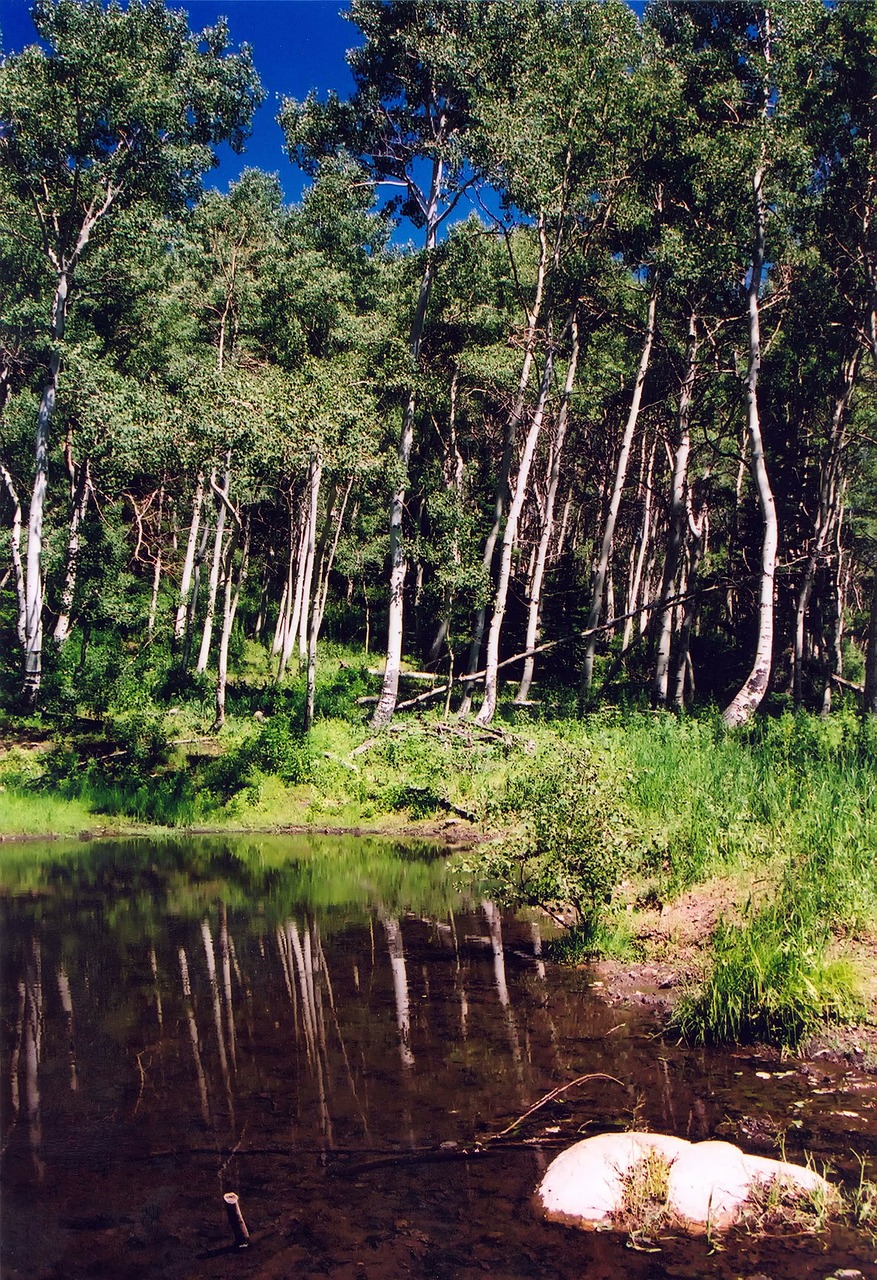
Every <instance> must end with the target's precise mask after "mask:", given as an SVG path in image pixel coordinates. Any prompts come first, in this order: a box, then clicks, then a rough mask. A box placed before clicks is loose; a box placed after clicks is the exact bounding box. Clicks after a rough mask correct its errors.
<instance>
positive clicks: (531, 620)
mask: <svg viewBox="0 0 877 1280" xmlns="http://www.w3.org/2000/svg"><path fill="white" fill-rule="evenodd" d="M578 363H579V326H578V323H577V321H576V319H575V317H573V319H572V351H571V353H570V358H569V364H568V366H567V370H566V381H565V383H564V387H563V398H562V400H561V403H560V409H559V411H558V415H557V436H556V439H555V441H554V453H553V455H552V458H551V471H550V474H549V478H548V492H547V493H546V495H545V517H544V519H543V522H542V532H541V535H540V538H539V547H538V550H537V552H536V563H535V565H534V566H533V578H532V581H531V583H530V599H529V601H528V607H527V636H526V640H525V643H524V647H525V648H526V649H532V648H533V647H534V646H535V645H536V643H537V641H538V638H539V622H540V618H539V613H540V607H541V603H542V583H543V580H544V577H545V565H546V563H547V560H548V548H549V546H550V544H551V537H552V534H553V533H554V504H555V502H556V500H557V488H558V485H559V483H560V463H561V459H562V457H563V446H564V444H565V442H566V428H567V422H568V420H569V402H570V399H571V398H572V391H573V386H574V385H575V380H576V372H577V369H578ZM535 663H536V657H535V654H531V655H530V657H529V658H525V660H524V670H523V673H522V675H521V683H520V685H519V686H518V692H517V694H516V696H515V702H519V703H520V702H526V701H527V699H528V697H529V696H530V686H531V684H532V683H533V671H534V667H535Z"/></svg>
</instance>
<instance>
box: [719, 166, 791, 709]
mask: <svg viewBox="0 0 877 1280" xmlns="http://www.w3.org/2000/svg"><path fill="white" fill-rule="evenodd" d="M763 183H764V170H763V169H761V168H759V169H756V171H755V173H754V175H753V179H752V191H753V196H754V200H755V252H754V253H753V257H752V266H751V269H750V273H749V288H748V300H749V365H748V370H747V374H746V427H747V432H748V436H749V449H750V454H751V468H752V477H753V480H754V481H755V488H756V492H757V494H758V503H759V506H760V507H761V514H762V519H763V521H764V538H763V541H762V546H761V582H760V589H759V601H758V639H757V642H756V646H755V659H754V661H753V664H752V670H751V671H750V672H749V675H748V676H747V678H746V680H745V682H744V684H743V685H742V687H741V688H740V689H739V691H738V692H737V693H736V694H735V696H734V697H733V698H732V699H731V701H730V702H729V703H728V705H727V707H726V708H725V710H724V712H723V713H722V719H723V720H724V722H725V724H727V725H730V726H732V727H733V726H737V725H742V724H745V723H746V721H747V720H748V719H749V718H750V717H751V716H752V714H753V712H754V711H756V710H757V708H758V707H759V706H760V704H761V701H762V699H763V698H764V695H765V694H766V693H767V687H768V684H769V682H770V673H771V667H772V664H773V618H774V600H773V595H774V574H775V571H776V557H777V545H778V541H779V527H778V524H777V512H776V504H775V502H774V497H773V491H772V489H771V487H770V480H769V478H768V474H767V464H766V462H765V457H764V441H763V439H762V435H761V422H760V419H759V414H758V372H759V369H760V367H761V335H760V327H759V307H758V293H759V289H760V287H761V280H762V276H763V273H764V224H765V217H766V210H765V203H764V191H763Z"/></svg>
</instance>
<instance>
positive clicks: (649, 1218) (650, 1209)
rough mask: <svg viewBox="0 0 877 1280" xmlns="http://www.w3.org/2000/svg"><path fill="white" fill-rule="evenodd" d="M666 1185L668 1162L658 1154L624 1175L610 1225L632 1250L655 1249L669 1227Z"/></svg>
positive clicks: (651, 1152) (640, 1161)
mask: <svg viewBox="0 0 877 1280" xmlns="http://www.w3.org/2000/svg"><path fill="white" fill-rule="evenodd" d="M669 1184H670V1161H669V1160H668V1159H667V1158H666V1156H663V1155H661V1153H660V1152H659V1151H649V1152H647V1153H646V1155H644V1156H643V1157H642V1159H641V1160H637V1161H636V1162H635V1163H634V1164H632V1165H631V1167H630V1168H629V1169H628V1171H627V1173H626V1174H625V1175H624V1177H623V1179H622V1200H621V1207H620V1208H619V1210H618V1212H617V1213H616V1214H615V1215H614V1220H613V1225H614V1226H615V1229H616V1230H617V1231H623V1232H624V1233H625V1234H626V1235H627V1237H628V1239H629V1240H630V1243H631V1245H632V1246H633V1247H634V1248H636V1249H644V1250H653V1249H656V1248H657V1240H658V1236H659V1234H660V1232H661V1231H662V1230H664V1229H666V1228H667V1226H668V1225H669V1223H670V1217H671V1215H670V1210H669V1207H668V1203H667V1200H668V1193H669Z"/></svg>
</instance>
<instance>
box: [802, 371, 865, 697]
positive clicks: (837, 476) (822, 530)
mask: <svg viewBox="0 0 877 1280" xmlns="http://www.w3.org/2000/svg"><path fill="white" fill-rule="evenodd" d="M860 354H861V349H860V348H858V347H857V348H856V350H855V351H854V352H853V354H852V355H851V357H850V358H849V359H848V360H847V361H846V362H845V364H844V372H843V388H842V390H841V393H840V395H839V396H838V398H837V400H836V401H835V405H834V411H833V413H832V416H831V433H830V437H829V446H828V455H827V457H826V458H825V461H824V463H823V465H822V468H821V475H820V480H819V505H818V508H817V511H816V519H815V520H814V528H813V534H812V536H811V538H810V547H809V550H808V554H807V563H806V565H805V566H804V573H803V576H802V579H801V589H800V591H799V593H798V603H797V606H796V609H795V645H794V649H793V657H792V661H793V675H792V690H793V694H794V699H795V705H796V706H798V705H800V703H801V699H802V696H803V687H802V681H803V667H804V629H805V624H806V619H807V610H808V608H809V606H810V598H811V596H812V594H813V585H814V583H815V581H816V571H817V569H818V568H819V562H820V560H821V559H822V557H823V554H824V552H825V546H826V543H827V542H828V539H829V538H830V537H831V532H832V529H833V528H834V527H835V525H836V522H837V513H838V504H839V501H840V490H841V488H842V471H843V459H844V446H845V444H846V421H847V413H848V411H849V407H850V401H851V400H852V396H853V390H854V387H855V381H856V371H857V369H858V364H859V356H860ZM828 688H829V689H830V688H831V681H829V682H828ZM829 696H830V695H829Z"/></svg>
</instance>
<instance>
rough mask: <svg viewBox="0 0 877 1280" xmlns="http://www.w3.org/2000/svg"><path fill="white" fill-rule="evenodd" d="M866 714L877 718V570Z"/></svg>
mask: <svg viewBox="0 0 877 1280" xmlns="http://www.w3.org/2000/svg"><path fill="white" fill-rule="evenodd" d="M865 713H866V715H871V716H877V568H875V570H874V581H873V583H872V585H871V615H870V618H869V621H868V646H867V649H866V651H865Z"/></svg>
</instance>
